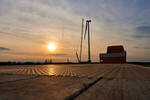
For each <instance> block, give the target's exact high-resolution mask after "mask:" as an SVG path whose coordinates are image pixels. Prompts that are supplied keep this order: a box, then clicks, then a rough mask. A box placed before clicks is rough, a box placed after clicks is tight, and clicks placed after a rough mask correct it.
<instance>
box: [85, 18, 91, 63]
mask: <svg viewBox="0 0 150 100" xmlns="http://www.w3.org/2000/svg"><path fill="white" fill-rule="evenodd" d="M90 22H91V20H86V27H85V34H84V39H85V37H86V32H87V30H88V63H91V51H90Z"/></svg>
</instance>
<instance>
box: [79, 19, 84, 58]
mask: <svg viewBox="0 0 150 100" xmlns="http://www.w3.org/2000/svg"><path fill="white" fill-rule="evenodd" d="M83 25H84V19H82V29H81V44H80V61H81V56H82V40H83V27H84V26H83Z"/></svg>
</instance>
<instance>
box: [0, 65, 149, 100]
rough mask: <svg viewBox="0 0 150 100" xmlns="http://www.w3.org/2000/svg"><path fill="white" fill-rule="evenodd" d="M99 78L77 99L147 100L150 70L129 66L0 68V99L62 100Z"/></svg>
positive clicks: (138, 66)
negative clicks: (100, 78) (99, 78)
mask: <svg viewBox="0 0 150 100" xmlns="http://www.w3.org/2000/svg"><path fill="white" fill-rule="evenodd" d="M98 77H103V79H102V80H100V81H98V82H97V83H96V84H94V85H93V86H92V87H90V88H89V89H88V90H86V91H85V92H83V93H82V94H80V95H79V96H78V97H77V98H75V99H77V100H149V99H150V69H149V67H142V66H140V65H132V64H92V65H83V64H82V65H52V66H51V65H47V66H45V65H44V66H41V65H39V66H6V67H0V100H33V99H38V100H63V99H65V98H66V97H68V96H70V95H72V94H73V93H75V92H76V91H78V90H80V89H82V88H84V87H85V86H86V85H87V84H88V83H90V82H93V81H94V80H95V79H97V78H98Z"/></svg>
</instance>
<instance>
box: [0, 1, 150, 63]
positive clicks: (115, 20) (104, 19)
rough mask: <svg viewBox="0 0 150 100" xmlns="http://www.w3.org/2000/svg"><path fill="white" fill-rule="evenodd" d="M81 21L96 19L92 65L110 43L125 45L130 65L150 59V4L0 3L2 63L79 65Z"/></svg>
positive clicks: (89, 2) (84, 52)
mask: <svg viewBox="0 0 150 100" xmlns="http://www.w3.org/2000/svg"><path fill="white" fill-rule="evenodd" d="M82 18H84V19H91V20H92V22H91V23H90V25H91V56H92V57H91V59H92V61H99V53H105V52H106V49H107V46H110V45H124V48H125V50H126V51H127V60H128V61H150V0H0V61H8V60H9V61H44V60H45V59H48V58H51V59H53V61H66V59H67V58H69V59H70V61H77V60H76V56H75V52H76V51H78V52H79V45H80V34H81V20H82ZM49 43H55V45H56V50H54V51H50V50H48V45H49ZM83 60H87V39H86V40H84V41H83Z"/></svg>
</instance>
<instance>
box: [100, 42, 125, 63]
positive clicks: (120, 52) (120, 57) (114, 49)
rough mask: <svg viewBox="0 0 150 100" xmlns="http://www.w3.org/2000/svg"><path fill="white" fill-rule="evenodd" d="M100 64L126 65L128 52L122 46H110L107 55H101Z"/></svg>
mask: <svg viewBox="0 0 150 100" xmlns="http://www.w3.org/2000/svg"><path fill="white" fill-rule="evenodd" d="M99 57H100V63H126V51H125V50H124V48H123V46H122V45H116V46H108V48H107V53H103V54H99Z"/></svg>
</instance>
